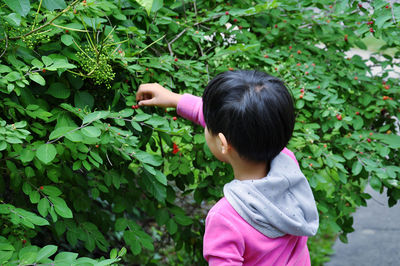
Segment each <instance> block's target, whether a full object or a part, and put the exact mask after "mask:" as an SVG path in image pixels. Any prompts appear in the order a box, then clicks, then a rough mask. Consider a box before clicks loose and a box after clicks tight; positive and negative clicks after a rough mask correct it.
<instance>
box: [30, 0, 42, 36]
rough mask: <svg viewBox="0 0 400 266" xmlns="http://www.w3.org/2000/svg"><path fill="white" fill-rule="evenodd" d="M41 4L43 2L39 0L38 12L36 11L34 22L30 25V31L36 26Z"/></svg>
mask: <svg viewBox="0 0 400 266" xmlns="http://www.w3.org/2000/svg"><path fill="white" fill-rule="evenodd" d="M42 2H43V0H40V3H39V7H38V10H37V11H36V16H35V20H34V21H33V24H32V30H33V29H34V28H35V26H36V19H37V17H38V15H39V11H40V8H41V7H42Z"/></svg>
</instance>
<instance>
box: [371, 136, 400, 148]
mask: <svg viewBox="0 0 400 266" xmlns="http://www.w3.org/2000/svg"><path fill="white" fill-rule="evenodd" d="M373 138H375V139H379V140H381V141H382V142H383V143H386V144H387V145H388V146H389V147H390V148H392V149H398V148H400V136H399V135H396V134H389V135H388V134H374V135H373Z"/></svg>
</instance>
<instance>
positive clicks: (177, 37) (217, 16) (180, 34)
mask: <svg viewBox="0 0 400 266" xmlns="http://www.w3.org/2000/svg"><path fill="white" fill-rule="evenodd" d="M223 15H224V14H219V15H216V16H213V17H211V18H208V19H205V20H203V21H200V22H196V23H194V24H193V26H197V25H200V24H202V23H205V22H207V21H210V20H214V19H216V18H219V17H222V16H223ZM188 29H190V27H187V28H185V29H184V30H183V31H181V32H180V33H179V34H178V35H176V36H175V38H173V39H172V40H171V41H170V42H168V41H167V44H168V50H169V53H170V55H171V56H174V53H173V52H172V48H171V44H173V43H174V42H175V41H176V40H177V39H179V37H181V36H182V34H184V33H185V32H186V31H187V30H188Z"/></svg>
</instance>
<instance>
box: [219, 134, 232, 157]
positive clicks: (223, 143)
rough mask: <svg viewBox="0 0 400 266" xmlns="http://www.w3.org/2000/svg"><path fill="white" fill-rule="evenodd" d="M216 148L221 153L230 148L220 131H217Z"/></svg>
mask: <svg viewBox="0 0 400 266" xmlns="http://www.w3.org/2000/svg"><path fill="white" fill-rule="evenodd" d="M218 140H219V141H218V148H219V149H220V151H221V153H222V154H226V153H227V152H228V150H229V149H230V145H229V143H228V141H227V140H226V137H225V135H224V134H222V133H218Z"/></svg>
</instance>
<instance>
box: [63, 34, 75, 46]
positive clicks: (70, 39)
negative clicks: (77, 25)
mask: <svg viewBox="0 0 400 266" xmlns="http://www.w3.org/2000/svg"><path fill="white" fill-rule="evenodd" d="M73 40H74V38H73V37H72V36H71V35H69V34H64V35H63V36H61V41H62V43H63V44H65V45H66V46H70V45H71V44H73V43H74V41H73Z"/></svg>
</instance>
